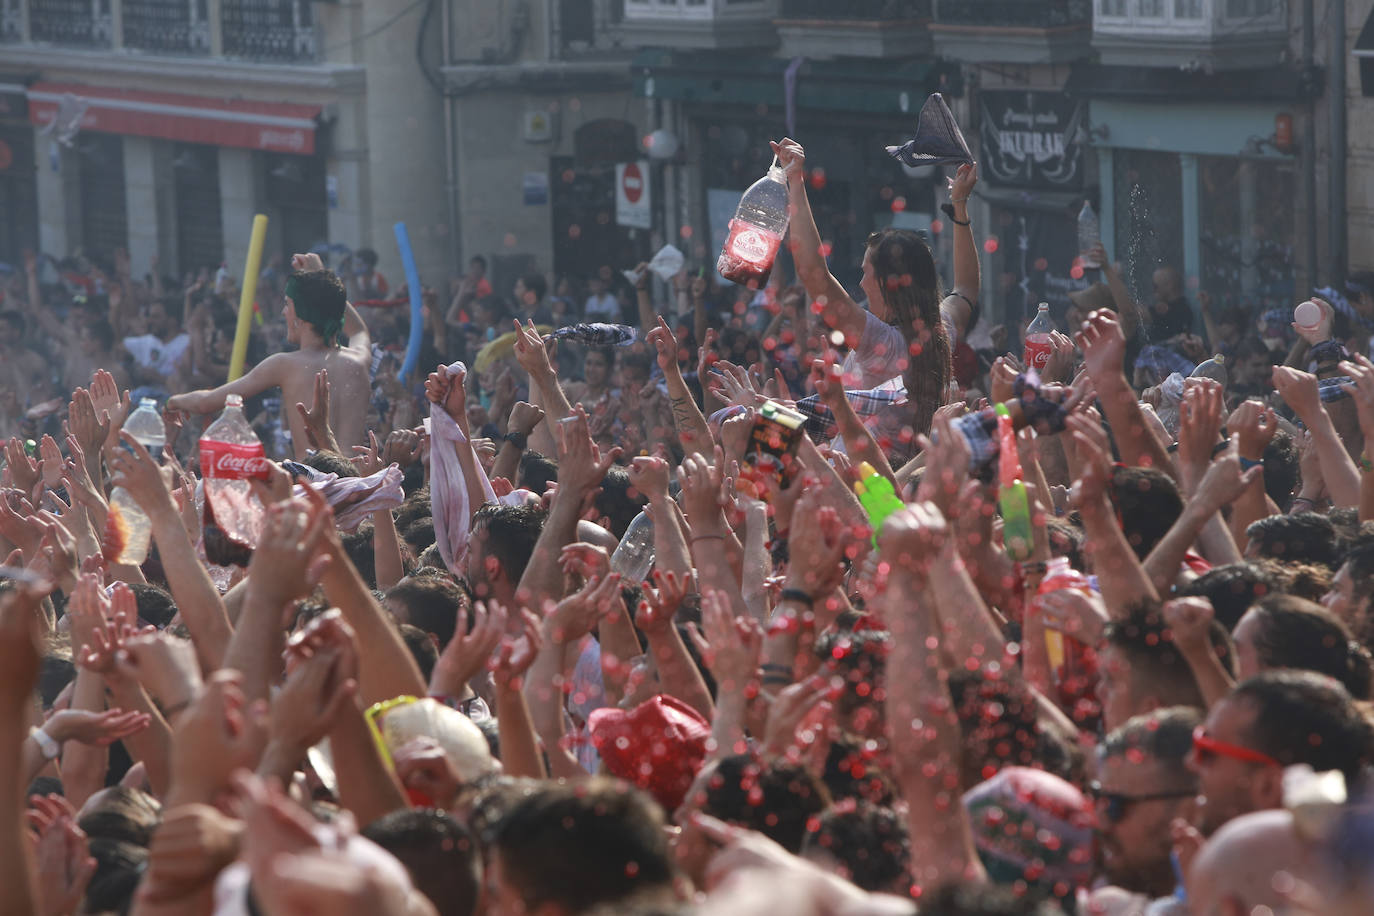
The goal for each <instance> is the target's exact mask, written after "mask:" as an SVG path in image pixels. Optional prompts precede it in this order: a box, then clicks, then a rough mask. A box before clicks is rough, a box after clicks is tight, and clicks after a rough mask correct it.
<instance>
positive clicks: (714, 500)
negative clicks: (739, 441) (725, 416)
mask: <svg viewBox="0 0 1374 916" xmlns="http://www.w3.org/2000/svg"><path fill="white" fill-rule="evenodd" d="M559 467H562V464H561V463H560V465H559ZM678 480H679V481H680V482H681V483H682V509H683V511H684V512H686V513H687V520H688V521H689V522H690V523H691V524H692V525H694V526H701V525H705V524H707V523H709V522H712V521H714V520H715V519H716V518H717V517H718V516H719V514H720V510H721V508H722V507H723V506H724V505H725V453H724V452H723V451H722V450H721V448H720V446H716V450H715V463H714V464H711V463H708V462H707V461H706V459H705V458H703V457H702V456H701V455H700V454H698V453H693V454H691V455H688V456H687V457H686V458H685V459H683V462H682V466H681V467H679V468H678Z"/></svg>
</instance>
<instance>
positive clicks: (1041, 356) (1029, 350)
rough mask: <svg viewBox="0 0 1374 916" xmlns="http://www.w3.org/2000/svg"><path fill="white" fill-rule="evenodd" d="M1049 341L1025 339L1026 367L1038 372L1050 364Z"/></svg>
mask: <svg viewBox="0 0 1374 916" xmlns="http://www.w3.org/2000/svg"><path fill="white" fill-rule="evenodd" d="M1050 350H1051V347H1050V342H1049V341H1048V340H1044V341H1039V340H1028V341H1026V368H1027V369H1034V370H1035V371H1037V372H1039V371H1040V370H1042V369H1044V368H1045V367H1046V366H1048V365H1049V364H1050Z"/></svg>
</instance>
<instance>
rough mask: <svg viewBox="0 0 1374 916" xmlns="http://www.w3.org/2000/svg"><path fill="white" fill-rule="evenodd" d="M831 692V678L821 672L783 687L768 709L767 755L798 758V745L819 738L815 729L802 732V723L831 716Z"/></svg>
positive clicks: (808, 743) (765, 746)
mask: <svg viewBox="0 0 1374 916" xmlns="http://www.w3.org/2000/svg"><path fill="white" fill-rule="evenodd" d="M832 693H833V691H832V688H831V685H830V680H829V678H827V677H825V676H824V675H820V674H816V675H812V676H811V677H809V678H807V679H806V680H804V681H799V682H797V683H795V684H790V685H788V686H787V687H785V688H783V690H782V691H781V692H780V693H779V694H778V697H777V699H775V700H774V701H773V705H772V706H771V707H769V709H768V722H767V725H765V726H764V730H763V754H764V756H766V757H788V758H796V757H798V756H799V754H798V745H800V744H806V745H810V744H813V743H814V742H815V741H816V740H817V737H818V736H817V734H816V730H815V728H812V729H807V730H805V731H803V730H802V729H801V726H802V723H803V722H804V721H806V720H815V719H820V720H824V719H826V718H829V714H830V712H831V702H830V697H831V695H832Z"/></svg>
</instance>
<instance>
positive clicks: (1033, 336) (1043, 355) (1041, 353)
mask: <svg viewBox="0 0 1374 916" xmlns="http://www.w3.org/2000/svg"><path fill="white" fill-rule="evenodd" d="M1053 330H1054V322H1053V321H1051V320H1050V304H1049V303H1048V302H1042V303H1040V310H1039V311H1037V312H1036V313H1035V320H1034V321H1032V322H1031V323H1030V325H1028V326H1027V327H1026V351H1025V364H1026V368H1027V369H1034V370H1035V371H1036V372H1043V371H1045V367H1046V366H1048V365H1049V363H1050V351H1051V350H1052V349H1053V347H1051V345H1050V333H1051V332H1052V331H1053Z"/></svg>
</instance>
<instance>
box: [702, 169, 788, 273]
mask: <svg viewBox="0 0 1374 916" xmlns="http://www.w3.org/2000/svg"><path fill="white" fill-rule="evenodd" d="M789 219H791V216H790V214H789V213H788V209H787V175H786V173H784V172H783V170H782V167H781V166H779V165H778V160H777V157H774V158H773V164H772V165H771V166H770V167H769V169H768V174H767V175H764V176H763V177H762V178H760V179H759V180H758V181H756V182H754V183H753V184H752V185H750V186H749V190H747V191H745V192H744V196H743V197H741V198H740V202H739V207H738V209H736V210H735V218H734V219H732V220H730V237H729V238H728V239H726V240H725V247H724V248H722V249H721V252H720V258H719V259H718V260H717V261H716V270H717V271H719V272H720V275H721V276H722V277H724V278H725V279H727V280H731V281H733V282H735V283H738V284H740V285H741V286H747V287H749V288H750V289H762V288H763V287H764V286H766V285H767V283H768V275H769V274H771V273H772V272H773V259H774V258H776V257H777V256H778V248H779V247H781V245H782V239H783V236H785V235H786V234H787V223H788V220H789Z"/></svg>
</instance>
